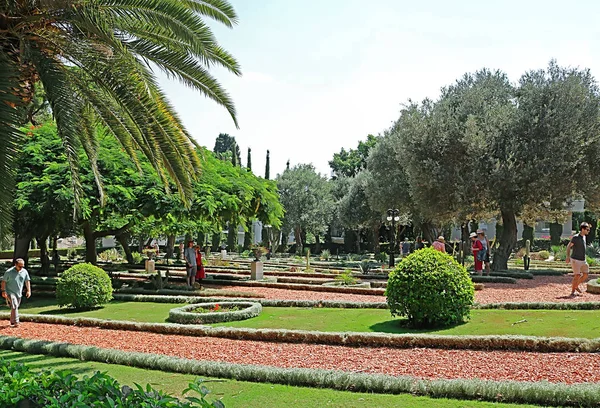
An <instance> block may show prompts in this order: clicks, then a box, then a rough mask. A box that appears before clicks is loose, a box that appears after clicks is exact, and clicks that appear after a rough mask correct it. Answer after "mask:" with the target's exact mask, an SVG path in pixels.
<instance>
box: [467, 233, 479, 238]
mask: <svg viewBox="0 0 600 408" xmlns="http://www.w3.org/2000/svg"><path fill="white" fill-rule="evenodd" d="M469 238H477V233H476V232H471V235H469Z"/></svg>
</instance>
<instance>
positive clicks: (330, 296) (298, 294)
mask: <svg viewBox="0 0 600 408" xmlns="http://www.w3.org/2000/svg"><path fill="white" fill-rule="evenodd" d="M202 286H204V287H206V288H207V289H224V290H230V291H235V292H245V293H251V294H255V295H263V296H264V297H265V298H266V299H278V300H338V301H346V302H385V296H377V295H353V294H351V293H333V292H311V291H308V290H291V289H274V288H261V287H249V286H228V285H206V284H202Z"/></svg>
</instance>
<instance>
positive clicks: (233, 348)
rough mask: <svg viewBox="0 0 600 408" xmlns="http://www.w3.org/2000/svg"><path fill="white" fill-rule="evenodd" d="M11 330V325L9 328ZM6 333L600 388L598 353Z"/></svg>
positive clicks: (259, 360)
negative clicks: (594, 384) (592, 384)
mask: <svg viewBox="0 0 600 408" xmlns="http://www.w3.org/2000/svg"><path fill="white" fill-rule="evenodd" d="M3 323H5V324H6V322H3ZM0 333H1V334H5V335H11V336H18V337H22V338H27V339H43V340H51V341H59V342H68V343H73V344H85V345H91V346H97V347H103V348H112V349H118V350H123V351H139V352H146V353H156V354H164V355H169V356H176V357H183V358H191V359H197V360H212V361H220V362H229V363H241V364H254V365H258V364H260V365H267V366H274V367H284V368H289V367H302V368H321V369H336V370H344V371H355V372H364V373H383V374H390V375H412V376H415V377H418V378H425V379H434V378H481V379H486V380H516V381H541V380H547V381H550V382H564V383H577V382H599V381H600V354H585V353H580V354H579V353H528V352H505V351H492V352H489V351H488V352H484V351H469V350H436V349H408V350H406V349H402V350H399V349H391V348H368V347H362V348H351V347H342V346H326V345H314V344H308V345H304V344H283V343H269V342H258V341H246V340H229V339H219V338H206V337H197V338H191V337H187V336H176V335H162V334H154V333H144V334H143V335H140V333H136V332H128V331H119V330H103V329H97V328H87V327H85V328H84V327H74V326H71V327H66V326H62V325H52V324H39V323H22V324H21V326H20V327H19V328H18V329H11V328H9V327H8V326H3V327H1V328H0Z"/></svg>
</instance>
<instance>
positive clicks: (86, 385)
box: [0, 360, 224, 408]
mask: <svg viewBox="0 0 600 408" xmlns="http://www.w3.org/2000/svg"><path fill="white" fill-rule="evenodd" d="M189 390H193V391H196V392H198V393H199V395H200V397H191V396H190V397H187V398H186V399H187V401H181V400H179V399H177V398H175V397H173V396H170V395H168V394H166V393H164V392H162V391H159V390H155V389H153V388H152V387H151V386H150V384H148V385H147V386H146V387H145V388H144V387H142V386H140V385H136V386H135V388H131V387H128V386H126V385H125V386H121V385H120V384H119V383H118V381H117V380H115V379H114V378H112V377H111V376H109V375H107V374H104V373H100V372H96V373H95V374H93V375H92V376H83V377H81V378H80V377H78V376H77V375H75V373H73V372H71V371H69V370H58V371H49V370H42V371H41V372H38V371H35V372H34V371H32V370H30V369H29V368H28V367H26V366H25V365H23V364H21V363H16V362H14V361H10V362H8V361H5V360H0V406H3V407H30V408H41V407H50V408H65V407H115V408H138V407H156V408H159V407H164V408H176V407H180V408H192V407H201V408H210V407H214V408H219V407H224V405H223V404H222V403H221V402H220V401H214V402H212V403H209V402H208V401H206V399H205V397H206V394H207V392H208V390H207V389H206V387H204V386H202V385H201V380H198V381H196V382H195V383H191V384H190V386H189V388H188V389H187V390H186V391H184V393H186V392H187V391H189Z"/></svg>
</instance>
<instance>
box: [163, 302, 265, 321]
mask: <svg viewBox="0 0 600 408" xmlns="http://www.w3.org/2000/svg"><path fill="white" fill-rule="evenodd" d="M217 304H218V305H219V306H221V307H225V308H228V307H229V308H231V307H234V306H240V307H243V308H244V309H242V310H235V311H230V312H208V313H196V312H193V310H195V309H198V308H200V307H203V308H208V307H214V306H215V305H217ZM260 312H262V306H261V305H260V303H251V302H220V303H216V302H214V303H196V304H192V305H186V306H183V307H177V308H175V309H171V310H170V311H169V320H170V321H172V322H174V323H182V324H210V323H222V322H233V321H236V320H247V319H251V318H253V317H256V316H258V315H259V314H260Z"/></svg>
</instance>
